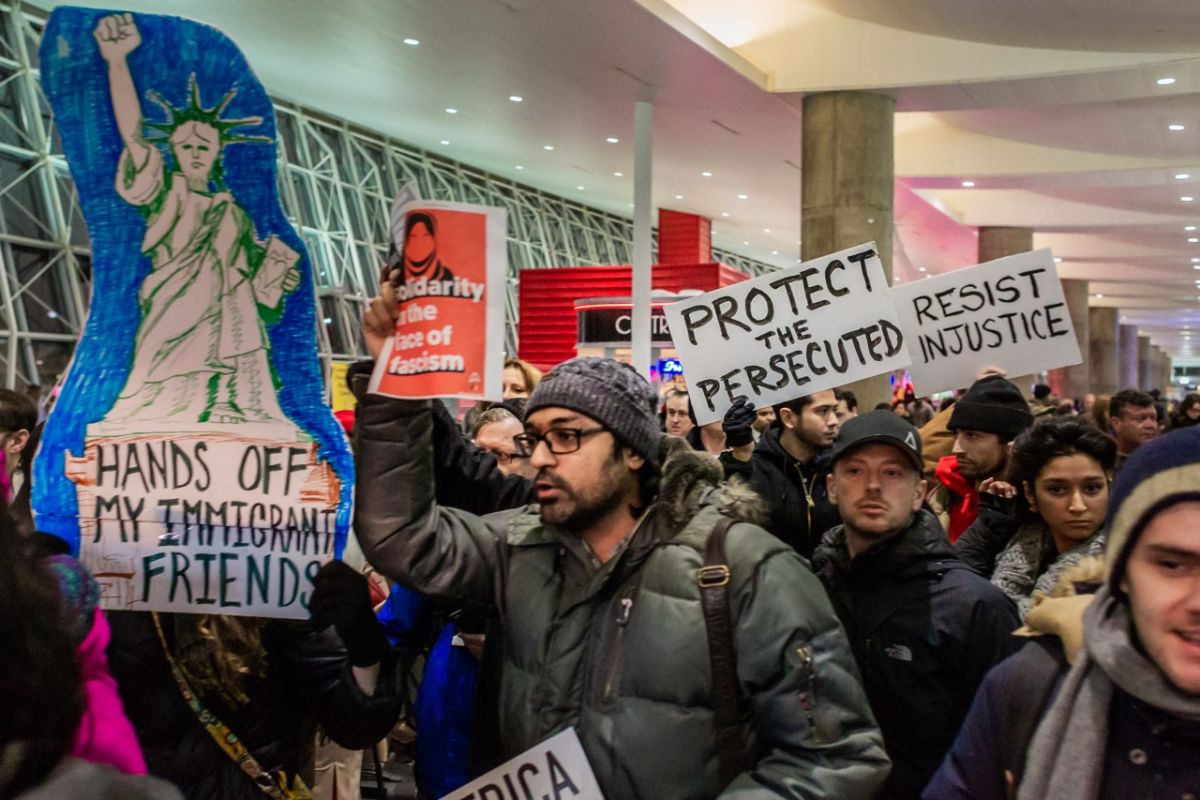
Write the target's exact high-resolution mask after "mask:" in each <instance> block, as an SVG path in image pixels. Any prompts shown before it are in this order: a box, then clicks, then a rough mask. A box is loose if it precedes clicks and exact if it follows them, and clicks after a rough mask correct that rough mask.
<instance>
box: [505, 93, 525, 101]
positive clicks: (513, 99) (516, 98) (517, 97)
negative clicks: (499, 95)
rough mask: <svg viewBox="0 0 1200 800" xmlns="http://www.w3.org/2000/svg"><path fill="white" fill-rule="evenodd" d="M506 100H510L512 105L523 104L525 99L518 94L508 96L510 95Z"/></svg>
mask: <svg viewBox="0 0 1200 800" xmlns="http://www.w3.org/2000/svg"><path fill="white" fill-rule="evenodd" d="M508 99H509V100H512V101H513V102H514V103H523V102H525V98H524V97H521V95H519V94H510V95H509V96H508Z"/></svg>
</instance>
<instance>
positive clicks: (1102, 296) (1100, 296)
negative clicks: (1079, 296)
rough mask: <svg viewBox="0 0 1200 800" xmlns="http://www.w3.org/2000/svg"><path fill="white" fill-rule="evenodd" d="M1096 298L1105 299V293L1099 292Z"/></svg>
mask: <svg viewBox="0 0 1200 800" xmlns="http://www.w3.org/2000/svg"><path fill="white" fill-rule="evenodd" d="M1096 299H1097V300H1103V299H1104V295H1102V294H1097V295H1096Z"/></svg>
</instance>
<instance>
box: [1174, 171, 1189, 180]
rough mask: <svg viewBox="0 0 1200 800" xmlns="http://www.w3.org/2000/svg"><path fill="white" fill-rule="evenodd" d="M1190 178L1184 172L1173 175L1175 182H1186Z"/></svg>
mask: <svg viewBox="0 0 1200 800" xmlns="http://www.w3.org/2000/svg"><path fill="white" fill-rule="evenodd" d="M1190 177H1192V176H1191V175H1188V174H1187V173H1186V172H1177V173H1175V180H1177V181H1186V180H1187V179H1188V178H1190Z"/></svg>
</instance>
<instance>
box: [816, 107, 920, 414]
mask: <svg viewBox="0 0 1200 800" xmlns="http://www.w3.org/2000/svg"><path fill="white" fill-rule="evenodd" d="M895 111H896V100H895V98H892V97H888V96H886V95H882V94H871V93H869V92H819V93H816V94H810V95H808V96H806V97H805V98H804V106H803V123H802V124H803V137H804V141H803V145H802V151H803V152H802V158H801V162H802V169H801V172H800V175H801V178H800V180H801V192H800V200H801V212H800V238H801V241H802V242H803V244H802V245H801V257H802V258H804V259H810V258H817V257H818V256H823V255H825V254H826V253H832V252H836V251H838V250H842V249H845V248H847V247H853V246H854V245H857V244H862V243H863V242H869V241H874V242H875V246H876V247H877V248H878V249H879V258H880V260H881V261H882V262H883V271H884V274H885V275H887V280H888V283H889V284H890V283H891V281H892V195H893V192H894V191H895V187H894V183H895V172H896V168H895V157H894V152H893V151H894V149H895V135H894V132H893V116H894V114H895ZM849 388H850V390H851V391H853V392H854V393H855V395H857V397H858V406H859V408H863V409H871V408H873V407H874V406H875V404H876V403H881V402H884V401H886V400H889V399H890V395H891V391H890V389H889V386H888V376H887V375H881V376H879V377H875V378H868V379H866V380H862V381H857V382H856V383H854V384H852V385H851V386H850V387H849Z"/></svg>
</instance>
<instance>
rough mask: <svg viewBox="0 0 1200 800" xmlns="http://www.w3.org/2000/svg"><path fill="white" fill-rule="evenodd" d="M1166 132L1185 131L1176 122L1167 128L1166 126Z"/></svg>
mask: <svg viewBox="0 0 1200 800" xmlns="http://www.w3.org/2000/svg"><path fill="white" fill-rule="evenodd" d="M1167 130H1169V131H1182V130H1186V129H1185V128H1184V127H1183V126H1182V125H1180V124H1179V123H1178V122H1175V123H1172V124H1170V125H1168V126H1167Z"/></svg>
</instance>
